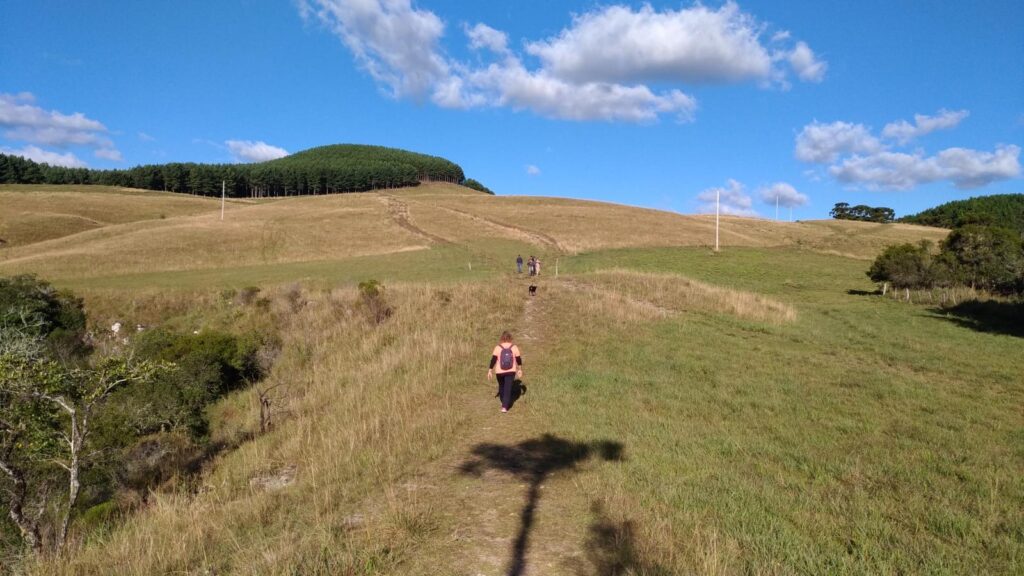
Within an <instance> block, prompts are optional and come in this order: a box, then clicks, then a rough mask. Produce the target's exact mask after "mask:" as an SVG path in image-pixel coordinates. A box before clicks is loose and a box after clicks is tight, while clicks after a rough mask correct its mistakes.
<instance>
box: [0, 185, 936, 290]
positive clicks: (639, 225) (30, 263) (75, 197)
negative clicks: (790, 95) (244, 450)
mask: <svg viewBox="0 0 1024 576" xmlns="http://www.w3.org/2000/svg"><path fill="white" fill-rule="evenodd" d="M24 190H25V188H18V187H13V188H12V187H9V186H8V187H4V188H0V200H2V201H3V202H4V203H5V206H12V207H13V210H11V211H10V212H5V215H4V216H3V217H2V218H4V220H0V231H7V232H5V233H6V234H7V237H6V238H5V239H6V240H7V241H8V244H6V245H5V246H4V247H3V248H2V249H0V273H6V274H12V273H18V272H29V271H31V272H36V273H39V274H42V275H43V276H46V277H47V278H51V279H54V280H59V281H61V282H63V283H67V284H68V285H70V286H75V285H79V286H81V285H91V286H100V285H109V286H116V285H118V283H119V282H142V283H146V282H151V283H155V284H160V285H163V286H166V285H180V286H203V285H208V284H209V282H210V281H211V275H210V273H213V275H214V276H215V277H216V278H217V280H214V282H215V283H217V284H218V285H229V286H238V285H240V284H241V285H245V284H249V283H259V282H262V281H268V280H271V281H273V280H276V281H284V280H288V279H290V276H292V275H295V277H297V278H326V279H331V278H336V275H337V274H338V270H339V269H341V268H350V267H352V266H354V267H355V269H358V268H359V267H361V266H364V265H368V264H373V265H374V266H377V268H376V269H375V270H374V272H377V273H379V274H380V275H381V276H382V279H383V280H392V279H403V278H408V277H410V276H409V274H411V273H417V272H416V271H424V270H425V271H427V272H428V273H429V274H432V275H433V276H434V277H436V278H443V277H445V276H447V275H448V274H451V273H452V271H453V270H461V269H463V268H466V269H467V270H466V271H467V272H469V269H468V268H469V267H470V266H473V264H474V262H475V265H476V272H477V273H495V272H497V271H498V270H504V269H507V267H508V265H509V263H510V261H511V260H513V259H514V258H515V253H517V252H521V253H523V255H524V257H526V256H527V255H529V254H531V253H532V254H536V255H537V256H544V257H545V260H546V261H547V263H548V264H549V266H551V265H553V264H554V260H552V259H561V257H562V256H571V255H574V254H579V253H581V252H592V251H600V250H609V249H618V248H650V247H668V246H690V247H695V246H708V245H709V243H711V242H713V238H714V220H713V218H712V217H707V216H683V215H678V214H672V213H668V212H661V211H657V210H646V209H641V208H630V207H626V206H621V205H614V204H604V203H599V202H588V201H581V200H565V199H557V198H530V197H492V196H484V195H481V194H479V193H478V192H475V191H473V190H468V189H466V188H463V187H461V186H455V185H449V184H440V183H434V184H425V185H423V186H419V187H416V188H411V189H400V190H395V191H389V192H386V193H385V192H371V193H365V194H358V195H330V196H318V197H311V196H304V197H292V198H283V199H274V200H265V201H258V202H254V201H249V200H244V201H243V200H233V201H230V202H229V203H228V204H227V209H226V217H225V220H224V221H223V222H222V221H221V220H220V203H219V201H218V200H214V199H204V198H200V197H191V196H183V195H169V194H152V193H142V192H138V191H135V192H132V191H119V190H116V189H110V188H99V189H92V188H89V187H86V188H85V189H82V190H79V189H76V188H75V187H52V186H51V187H44V188H41V189H40V190H38V191H37V193H33V194H28V193H25V191H24ZM42 192H45V193H42ZM126 194H133V196H130V197H131V198H132V199H137V201H134V200H133V201H132V202H125V198H127V196H125V195H126ZM121 205H123V208H115V207H116V206H121ZM90 216H93V217H95V218H92V219H89V218H90ZM101 217H102V218H104V219H105V220H103V221H101V220H99V218H101ZM69 221H73V222H75V223H76V224H75V225H68V222H69ZM944 236H945V231H943V230H935V229H932V228H924V227H915V226H908V225H902V224H900V225H881V224H871V223H863V222H846V221H843V222H840V221H832V220H827V221H812V222H798V223H788V222H772V221H768V220H758V219H749V218H728V217H727V218H724V219H723V224H722V227H721V242H722V244H723V245H724V246H744V247H780V248H781V247H790V248H799V249H805V250H810V251H815V252H823V253H830V254H837V255H842V256H848V257H853V258H860V259H869V258H873V257H874V256H875V255H876V254H877V252H878V251H880V250H881V249H882V248H883V247H884V246H885V245H887V244H889V243H896V242H904V241H911V240H915V239H918V238H930V239H933V240H938V239H941V238H943V237H944ZM0 238H4V236H3V235H0ZM32 240H37V241H36V242H31V241H32ZM369 256H373V257H378V256H379V257H382V258H373V259H369V260H368V259H367V258H366V257H369ZM390 262H393V265H391V264H389V263H390ZM566 262H568V261H566ZM567 265H568V264H567ZM289 267H292V268H291V271H289ZM552 270H553V268H552ZM140 275H142V276H144V277H143V278H141V279H138V277H139V276H140ZM122 277H123V278H122ZM130 277H135V278H136V280H130ZM192 279H195V280H192Z"/></svg>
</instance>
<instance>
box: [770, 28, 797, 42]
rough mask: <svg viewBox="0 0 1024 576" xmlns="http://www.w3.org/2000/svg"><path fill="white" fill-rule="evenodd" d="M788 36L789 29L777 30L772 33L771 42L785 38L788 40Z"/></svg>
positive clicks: (782, 40)
mask: <svg viewBox="0 0 1024 576" xmlns="http://www.w3.org/2000/svg"><path fill="white" fill-rule="evenodd" d="M790 36H792V35H791V34H790V33H789V30H779V31H778V32H776V33H775V34H772V42H785V41H786V40H789V37H790Z"/></svg>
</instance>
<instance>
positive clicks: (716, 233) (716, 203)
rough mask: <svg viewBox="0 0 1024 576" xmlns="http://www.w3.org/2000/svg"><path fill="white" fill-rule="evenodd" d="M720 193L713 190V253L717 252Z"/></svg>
mask: <svg viewBox="0 0 1024 576" xmlns="http://www.w3.org/2000/svg"><path fill="white" fill-rule="evenodd" d="M721 203H722V191H721V190H715V252H718V214H719V212H721V210H720V206H721Z"/></svg>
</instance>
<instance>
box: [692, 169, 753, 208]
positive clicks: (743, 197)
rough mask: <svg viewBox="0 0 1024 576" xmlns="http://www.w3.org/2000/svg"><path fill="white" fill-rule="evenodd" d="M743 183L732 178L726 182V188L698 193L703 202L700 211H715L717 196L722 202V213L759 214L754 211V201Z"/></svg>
mask: <svg viewBox="0 0 1024 576" xmlns="http://www.w3.org/2000/svg"><path fill="white" fill-rule="evenodd" d="M743 189H744V186H743V184H741V183H739V182H737V181H736V180H733V179H732V178H730V179H729V180H728V181H727V182H726V186H725V187H724V188H708V189H707V190H705V191H703V192H701V193H700V194H698V195H697V200H698V201H700V202H701V205H700V211H701V212H703V213H712V212H714V211H715V200H716V197H717V198H718V201H719V203H720V211H721V213H722V214H729V215H732V216H757V212H756V211H754V208H753V206H754V201H753V199H752V198H751V197H750V196H749V195H747V194H746V193H745V192H744V191H743Z"/></svg>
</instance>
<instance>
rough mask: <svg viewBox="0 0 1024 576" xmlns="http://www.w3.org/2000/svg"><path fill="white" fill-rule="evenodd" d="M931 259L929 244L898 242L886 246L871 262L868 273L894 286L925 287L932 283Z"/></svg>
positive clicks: (871, 276) (877, 280)
mask: <svg viewBox="0 0 1024 576" xmlns="http://www.w3.org/2000/svg"><path fill="white" fill-rule="evenodd" d="M931 261H932V257H931V254H930V253H929V244H927V243H925V242H922V243H921V244H917V245H915V244H898V245H895V246H889V247H888V248H886V249H885V251H883V252H882V253H881V254H880V255H879V256H878V258H876V259H875V261H874V262H873V263H872V264H871V268H870V269H869V270H868V271H867V275H868V277H869V278H871V280H873V281H875V282H880V283H885V282H888V283H890V284H892V285H893V287H894V288H924V287H928V286H931V285H932V281H933V277H932V272H931Z"/></svg>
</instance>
